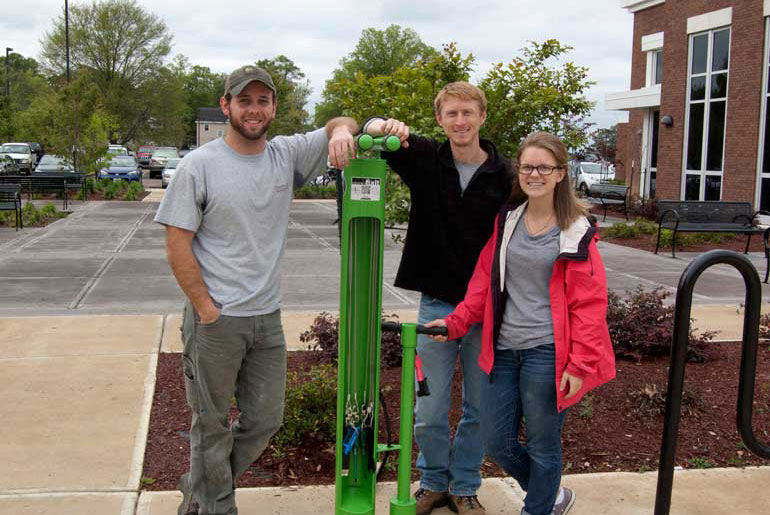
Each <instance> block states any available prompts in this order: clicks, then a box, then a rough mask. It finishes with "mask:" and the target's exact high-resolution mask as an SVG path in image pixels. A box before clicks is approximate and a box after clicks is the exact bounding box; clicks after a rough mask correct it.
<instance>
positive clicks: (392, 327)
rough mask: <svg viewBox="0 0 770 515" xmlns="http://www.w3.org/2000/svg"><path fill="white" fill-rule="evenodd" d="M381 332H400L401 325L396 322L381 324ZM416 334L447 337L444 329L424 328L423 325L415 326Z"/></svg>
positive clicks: (446, 331) (447, 332)
mask: <svg viewBox="0 0 770 515" xmlns="http://www.w3.org/2000/svg"><path fill="white" fill-rule="evenodd" d="M382 330H383V331H388V332H392V333H400V332H401V324H399V323H398V322H382ZM417 334H428V335H435V336H448V335H449V331H448V330H447V328H446V327H425V326H424V325H418V326H417Z"/></svg>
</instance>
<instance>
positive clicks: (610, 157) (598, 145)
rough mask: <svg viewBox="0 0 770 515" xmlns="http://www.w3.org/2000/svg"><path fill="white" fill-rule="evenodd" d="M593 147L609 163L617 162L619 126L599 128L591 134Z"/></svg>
mask: <svg viewBox="0 0 770 515" xmlns="http://www.w3.org/2000/svg"><path fill="white" fill-rule="evenodd" d="M591 139H592V140H593V147H594V149H595V150H596V153H597V154H599V157H601V158H602V159H604V160H605V161H607V162H609V163H614V162H615V156H616V154H617V146H618V143H617V140H618V126H617V124H615V125H613V126H612V127H610V128H609V129H597V130H595V131H594V132H593V134H591Z"/></svg>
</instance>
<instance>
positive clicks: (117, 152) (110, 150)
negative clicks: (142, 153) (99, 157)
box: [107, 145, 130, 156]
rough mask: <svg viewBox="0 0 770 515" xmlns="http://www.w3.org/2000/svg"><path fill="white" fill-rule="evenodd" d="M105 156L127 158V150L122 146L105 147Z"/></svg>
mask: <svg viewBox="0 0 770 515" xmlns="http://www.w3.org/2000/svg"><path fill="white" fill-rule="evenodd" d="M107 155H109V156H128V155H130V154H129V153H128V149H127V148H126V147H124V146H123V145H109V146H108V147H107Z"/></svg>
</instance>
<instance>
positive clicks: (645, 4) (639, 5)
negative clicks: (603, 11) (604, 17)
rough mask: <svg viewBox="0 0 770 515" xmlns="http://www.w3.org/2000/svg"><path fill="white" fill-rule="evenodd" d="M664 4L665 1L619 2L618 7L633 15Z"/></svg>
mask: <svg viewBox="0 0 770 515" xmlns="http://www.w3.org/2000/svg"><path fill="white" fill-rule="evenodd" d="M665 2H666V0H620V6H621V7H622V8H623V9H628V12H631V13H635V12H637V11H642V10H644V9H649V8H650V7H654V6H656V5H658V4H663V3H665Z"/></svg>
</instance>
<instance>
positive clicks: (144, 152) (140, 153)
mask: <svg viewBox="0 0 770 515" xmlns="http://www.w3.org/2000/svg"><path fill="white" fill-rule="evenodd" d="M156 148H158V147H156V146H155V145H142V146H141V147H139V150H137V151H136V159H137V160H138V161H139V166H141V167H142V168H149V167H150V158H151V157H152V153H153V152H155V149H156Z"/></svg>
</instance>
